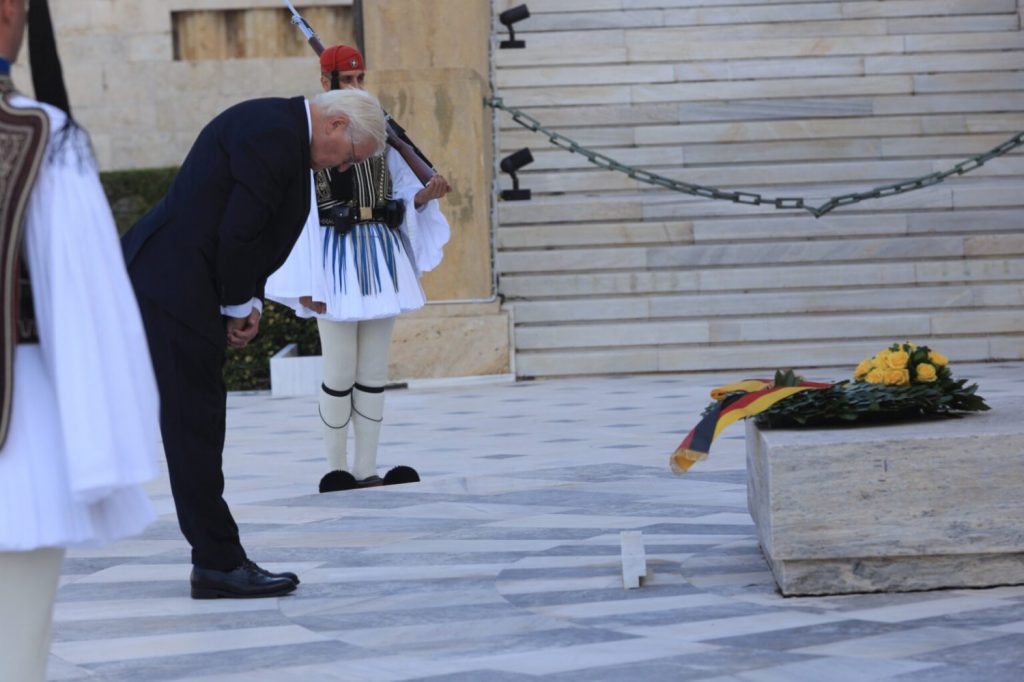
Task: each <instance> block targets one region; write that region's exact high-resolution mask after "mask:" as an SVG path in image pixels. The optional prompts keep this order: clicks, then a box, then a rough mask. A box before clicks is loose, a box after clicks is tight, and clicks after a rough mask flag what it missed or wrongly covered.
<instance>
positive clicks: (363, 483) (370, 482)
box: [356, 474, 384, 488]
mask: <svg viewBox="0 0 1024 682" xmlns="http://www.w3.org/2000/svg"><path fill="white" fill-rule="evenodd" d="M356 485H357V486H359V487H360V488H376V487H377V486H379V485H384V481H382V480H380V476H378V475H377V474H374V475H373V476H367V477H366V478H364V479H361V480H358V481H356Z"/></svg>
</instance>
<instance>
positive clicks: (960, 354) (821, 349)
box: [516, 330, 1024, 431]
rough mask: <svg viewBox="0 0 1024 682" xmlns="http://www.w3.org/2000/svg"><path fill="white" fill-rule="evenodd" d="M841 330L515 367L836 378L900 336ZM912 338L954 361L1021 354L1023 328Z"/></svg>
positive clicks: (542, 358) (526, 358)
mask: <svg viewBox="0 0 1024 682" xmlns="http://www.w3.org/2000/svg"><path fill="white" fill-rule="evenodd" d="M847 332H848V336H847V338H845V339H835V340H830V341H829V342H827V343H806V342H777V343H750V344H715V345H692V346H677V347H669V346H666V347H661V348H659V347H647V348H609V349H604V350H576V349H574V350H560V351H544V352H537V351H534V352H519V353H516V373H517V375H518V376H520V377H554V376H572V375H584V374H638V373H647V372H706V371H723V370H724V371H734V370H764V371H765V372H766V373H765V374H764V376H765V378H770V377H771V373H772V372H774V371H775V370H776V369H780V368H795V369H797V370H799V369H801V368H811V367H841V368H842V372H837V374H836V379H837V380H838V379H842V378H847V377H848V376H849V375H851V374H852V373H853V368H854V367H856V365H857V363H858V362H860V361H861V360H862V359H864V358H865V357H868V356H870V355H874V354H875V353H877V352H878V351H879V350H880V349H881V348H883V347H885V346H888V345H889V344H890V343H892V342H893V341H896V340H906V337H905V336H903V335H901V336H897V337H890V336H885V337H879V338H869V337H866V336H863V335H859V334H857V333H856V330H847ZM913 341H915V342H916V343H920V344H927V345H930V346H931V347H933V348H935V349H937V350H939V351H940V352H942V353H943V354H944V355H947V356H949V357H955V358H956V359H957V361H958V362H975V361H986V360H1006V359H1014V360H1019V359H1021V358H1024V334H1008V335H1005V336H996V337H993V336H984V335H973V334H964V335H961V336H957V337H927V336H925V337H915V338H914V339H913ZM737 378H743V377H737ZM967 378H969V377H967ZM709 402H710V399H709ZM689 426H690V425H686V426H685V428H689ZM684 431H685V429H684Z"/></svg>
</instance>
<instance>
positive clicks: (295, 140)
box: [122, 97, 310, 346]
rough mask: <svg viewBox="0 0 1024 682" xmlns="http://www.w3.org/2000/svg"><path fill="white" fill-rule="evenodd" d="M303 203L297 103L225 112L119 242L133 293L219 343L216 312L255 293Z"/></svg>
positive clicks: (256, 104)
mask: <svg viewBox="0 0 1024 682" xmlns="http://www.w3.org/2000/svg"><path fill="white" fill-rule="evenodd" d="M309 202H310V158H309V127H308V120H307V117H306V105H305V101H304V99H303V98H302V97H295V98H292V99H280V98H273V99H258V100H250V101H247V102H242V103H241V104H237V105H235V106H233V107H231V108H230V109H228V110H226V111H225V112H223V113H222V114H220V115H219V116H217V117H216V118H215V119H213V120H212V121H211V122H210V123H209V124H207V126H206V127H205V128H204V129H203V130H202V132H200V133H199V137H198V138H197V139H196V142H195V144H194V145H193V146H192V149H191V151H190V152H189V154H188V156H187V157H186V158H185V161H184V163H182V165H181V169H180V170H179V171H178V174H177V176H176V177H175V179H174V182H173V183H172V184H171V187H170V189H169V190H168V191H167V196H165V197H164V198H163V199H162V200H161V201H160V203H158V204H157V205H156V206H154V207H153V209H152V210H150V211H149V213H147V214H146V215H145V216H143V217H142V218H141V219H140V220H139V222H137V223H136V224H135V225H134V226H133V227H132V228H131V229H130V230H129V231H128V232H127V233H126V234H125V236H124V238H123V239H122V246H123V247H124V252H125V259H126V261H127V262H128V268H129V272H130V273H131V278H132V282H133V283H134V285H135V290H136V292H137V294H138V295H140V296H144V297H146V298H148V299H149V300H150V301H151V302H152V303H154V304H156V305H158V306H159V307H161V308H163V309H164V310H165V311H166V312H167V313H168V314H170V315H171V316H172V317H174V318H176V319H178V321H180V322H182V323H183V324H185V325H186V326H188V327H190V328H191V329H193V330H195V331H196V332H198V333H200V334H202V335H203V336H205V337H207V338H209V339H210V340H211V341H213V342H214V343H216V344H217V345H218V346H223V345H224V344H225V343H226V340H225V333H224V322H223V320H222V318H221V313H220V307H221V306H222V305H238V304H241V303H246V302H247V301H249V300H250V299H252V298H253V297H254V296H261V295H262V293H263V286H264V284H265V282H266V279H267V277H269V276H270V274H271V273H272V272H274V270H276V269H277V268H278V267H280V266H281V264H282V263H284V261H285V259H286V258H287V257H288V253H289V252H290V251H291V248H292V245H293V244H294V243H295V241H296V240H297V239H298V237H299V234H300V233H301V231H302V226H303V224H304V223H305V220H306V217H307V216H308V214H309V209H310V203H309Z"/></svg>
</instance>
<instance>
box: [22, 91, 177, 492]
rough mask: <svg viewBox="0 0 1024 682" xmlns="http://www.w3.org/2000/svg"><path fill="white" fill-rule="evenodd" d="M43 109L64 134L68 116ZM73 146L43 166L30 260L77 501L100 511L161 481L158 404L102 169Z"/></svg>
mask: <svg viewBox="0 0 1024 682" xmlns="http://www.w3.org/2000/svg"><path fill="white" fill-rule="evenodd" d="M46 110H47V111H48V112H49V113H50V119H51V127H52V130H53V131H57V130H59V129H60V127H61V126H62V125H63V121H64V115H63V113H62V112H60V111H59V110H57V109H54V108H52V107H46ZM51 134H52V133H51ZM72 147H73V145H71V144H68V145H66V149H65V150H64V152H65V153H63V154H61V155H59V156H58V157H57V158H50V157H51V156H52V155H51V154H50V153H49V150H48V153H47V157H46V158H45V159H44V162H43V166H42V168H41V170H40V172H39V177H38V179H37V181H36V184H35V187H34V189H33V191H32V196H31V198H30V200H29V204H28V209H27V216H26V226H25V254H26V259H27V263H28V268H29V273H30V277H31V281H32V293H33V300H34V303H35V316H36V323H37V325H38V328H39V337H40V340H41V343H40V345H41V351H42V354H43V358H44V362H45V364H46V369H47V371H48V372H49V373H50V378H51V380H52V382H53V385H54V387H55V388H56V396H57V399H56V401H57V404H55V405H51V406H50V409H51V412H52V415H53V419H54V420H55V421H57V422H58V423H59V427H60V432H61V433H62V436H63V439H64V449H65V457H66V458H67V462H66V464H67V471H68V481H69V485H70V487H71V490H70V493H71V495H72V499H74V500H75V501H76V502H78V503H82V504H93V503H98V502H102V501H104V500H106V499H108V498H113V499H117V498H118V496H119V495H120V494H121V493H122V492H124V491H126V489H130V488H134V487H136V486H138V485H140V484H142V483H144V482H146V481H148V480H150V479H152V478H154V477H155V476H156V474H157V461H158V457H159V430H158V429H159V412H158V409H159V402H158V401H159V399H158V396H157V389H156V380H155V378H154V374H153V366H152V363H151V361H150V358H149V347H148V345H147V343H146V335H145V331H144V329H143V326H142V319H141V316H140V314H139V308H138V304H137V303H136V300H135V295H134V292H133V291H132V286H131V283H130V282H129V279H128V273H127V271H126V269H125V264H124V257H123V255H122V252H121V246H120V243H119V242H118V237H117V228H116V227H115V225H114V219H113V216H112V215H111V212H110V207H109V205H108V204H107V200H106V197H105V195H104V193H103V188H102V186H101V185H100V182H99V177H98V176H97V174H96V171H95V170H94V169H93V168H92V167H91V166H90V165H88V164H87V163H84V162H82V161H81V160H80V159H78V158H77V155H76V154H74V153H73V152H72ZM40 409H42V408H40Z"/></svg>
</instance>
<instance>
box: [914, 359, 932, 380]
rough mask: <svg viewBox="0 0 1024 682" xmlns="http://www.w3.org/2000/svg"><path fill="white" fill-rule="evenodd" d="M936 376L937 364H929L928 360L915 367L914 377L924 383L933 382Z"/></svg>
mask: <svg viewBox="0 0 1024 682" xmlns="http://www.w3.org/2000/svg"><path fill="white" fill-rule="evenodd" d="M935 377H936V371H935V366H934V365H929V364H928V363H927V362H922V363H921V364H920V365H918V366H917V367H916V368H915V369H914V378H915V379H917V380H918V381H921V382H923V383H926V384H928V383H931V382H933V381H935Z"/></svg>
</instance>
